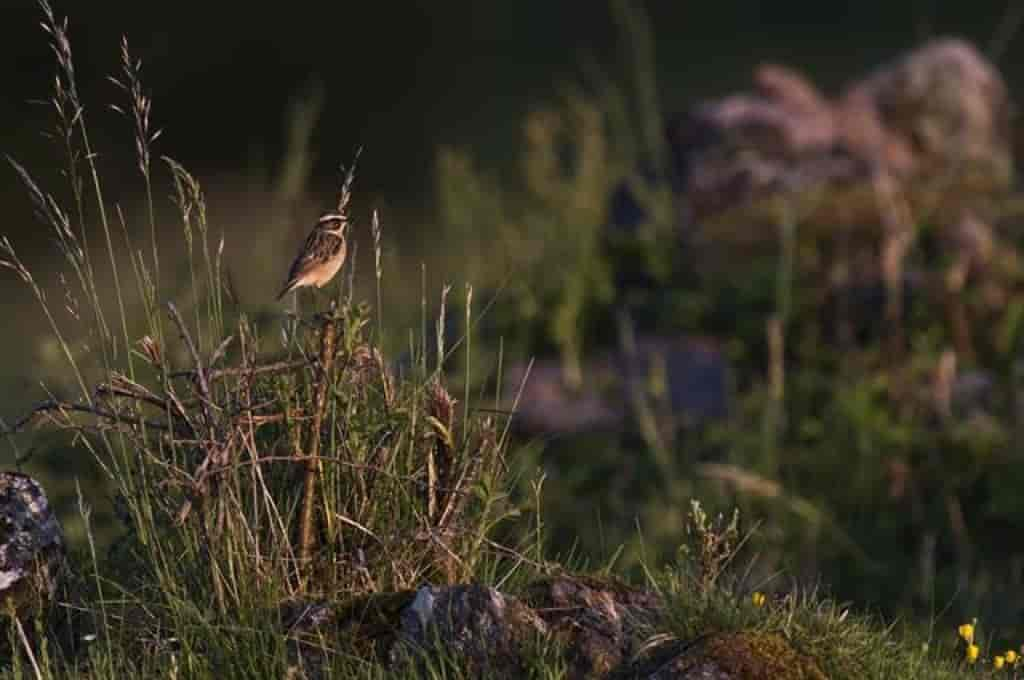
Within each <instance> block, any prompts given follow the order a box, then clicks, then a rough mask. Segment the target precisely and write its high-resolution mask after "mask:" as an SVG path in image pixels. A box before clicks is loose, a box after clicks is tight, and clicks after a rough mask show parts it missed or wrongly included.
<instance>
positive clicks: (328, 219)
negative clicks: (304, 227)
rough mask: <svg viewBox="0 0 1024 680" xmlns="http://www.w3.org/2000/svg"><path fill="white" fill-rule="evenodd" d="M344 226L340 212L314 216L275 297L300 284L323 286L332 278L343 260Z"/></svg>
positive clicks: (285, 293) (343, 219)
mask: <svg viewBox="0 0 1024 680" xmlns="http://www.w3.org/2000/svg"><path fill="white" fill-rule="evenodd" d="M347 228H348V218H347V217H346V216H345V215H343V214H341V213H326V214H324V215H322V216H321V217H320V219H319V220H317V223H316V226H315V227H313V231H312V232H311V233H310V235H309V236H308V237H306V242H305V244H303V246H302V250H301V251H299V255H298V257H296V258H295V261H294V262H292V267H291V269H289V270H288V279H287V280H286V282H285V284H284V288H282V289H281V292H280V293H279V294H278V296H277V299H278V300H280V299H281V298H283V297H284V296H285V295H287V294H288V293H290V292H291V291H293V290H295V289H296V288H302V287H303V286H316V287H317V288H323V287H324V286H326V285H327V284H328V283H329V282H330V281H331V279H333V278H334V275H335V274H337V273H338V270H339V269H341V266H342V265H343V264H345V255H346V251H347V247H346V243H345V231H346V229H347Z"/></svg>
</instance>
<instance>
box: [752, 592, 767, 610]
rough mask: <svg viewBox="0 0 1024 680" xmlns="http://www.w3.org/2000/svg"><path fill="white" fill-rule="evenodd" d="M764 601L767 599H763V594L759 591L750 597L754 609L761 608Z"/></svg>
mask: <svg viewBox="0 0 1024 680" xmlns="http://www.w3.org/2000/svg"><path fill="white" fill-rule="evenodd" d="M766 599H767V598H765V596H764V593H762V592H761V591H760V590H758V591H755V592H754V594H753V595H751V596H750V601H751V602H753V603H754V606H755V607H763V606H764V603H765V601H766Z"/></svg>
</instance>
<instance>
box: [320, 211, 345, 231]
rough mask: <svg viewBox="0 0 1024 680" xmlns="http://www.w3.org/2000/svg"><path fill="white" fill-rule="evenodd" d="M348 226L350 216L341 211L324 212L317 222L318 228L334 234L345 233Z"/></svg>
mask: <svg viewBox="0 0 1024 680" xmlns="http://www.w3.org/2000/svg"><path fill="white" fill-rule="evenodd" d="M346 227H348V217H347V216H346V215H343V214H341V213H324V214H323V215H321V216H320V219H319V220H317V222H316V228H317V229H321V230H323V231H327V232H330V233H332V234H339V235H341V234H344V233H345V229H346Z"/></svg>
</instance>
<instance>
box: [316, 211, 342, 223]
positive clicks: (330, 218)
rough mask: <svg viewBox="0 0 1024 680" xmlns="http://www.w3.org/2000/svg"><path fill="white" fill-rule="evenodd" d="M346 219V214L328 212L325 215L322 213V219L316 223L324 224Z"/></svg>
mask: <svg viewBox="0 0 1024 680" xmlns="http://www.w3.org/2000/svg"><path fill="white" fill-rule="evenodd" d="M344 221H345V216H344V215H341V214H339V213H327V214H325V215H322V216H321V217H320V219H319V220H317V221H316V223H317V224H323V223H324V222H344Z"/></svg>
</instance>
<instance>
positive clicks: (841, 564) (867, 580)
mask: <svg viewBox="0 0 1024 680" xmlns="http://www.w3.org/2000/svg"><path fill="white" fill-rule="evenodd" d="M626 16H627V15H625V14H624V15H620V19H623V25H624V27H625V30H626V31H627V35H632V36H635V35H637V34H638V32H639V33H643V32H644V27H643V25H642V18H640V19H637V18H636V17H630V18H628V20H627V19H626V18H624V17H626ZM630 22H633V23H630ZM636 22H640V23H639V24H637V23H636ZM624 42H626V44H630V45H639V46H640V47H639V48H638V50H637V52H638V54H639V55H640V56H639V57H636V55H634V57H636V58H635V59H634V61H633V62H632V64H631V66H632V70H631V71H629V73H628V76H627V77H625V78H624V79H623V82H626V83H628V87H622V88H619V87H615V86H613V85H611V84H610V79H603V78H591V80H590V81H588V82H587V83H586V84H585V85H581V86H579V87H567V88H565V91H566V92H567V93H568V94H566V95H565V96H564V97H563V98H562V99H561V100H559V101H558V102H556V103H555V104H554V105H552V106H551V107H548V108H542V109H538V110H536V111H534V112H533V113H531V114H530V115H529V116H528V117H527V118H526V120H525V121H524V123H523V152H522V157H521V158H520V159H519V165H518V168H517V170H516V171H515V172H513V173H512V176H513V177H514V179H512V180H506V181H501V180H499V179H498V177H499V173H500V172H501V171H506V172H507V171H508V168H480V167H478V166H477V164H476V163H475V162H474V159H473V157H472V155H471V154H470V153H468V152H465V151H460V150H450V149H448V150H444V151H442V153H441V155H440V158H439V164H438V177H439V180H438V184H439V190H440V196H441V221H442V222H443V224H444V226H445V232H444V234H445V236H444V238H445V239H446V240H447V241H448V242H450V243H458V244H462V247H461V250H460V255H461V256H463V257H464V258H465V265H466V267H467V270H468V271H469V272H470V274H469V275H470V276H471V278H472V279H473V280H474V281H475V282H476V283H477V284H478V285H481V286H491V287H493V289H495V290H499V291H500V295H499V303H498V304H496V305H495V306H494V308H493V309H491V310H490V311H489V312H488V318H487V320H486V324H485V326H486V328H485V330H484V332H483V335H484V341H485V342H487V341H490V342H491V343H492V347H491V349H492V354H493V351H495V350H496V348H497V339H498V338H501V341H502V342H503V350H504V355H505V360H506V362H508V361H509V360H510V359H511V358H520V359H523V360H524V361H525V360H527V359H529V358H531V357H539V358H543V357H552V356H554V357H557V358H558V359H559V361H560V362H561V366H562V371H563V376H562V377H563V381H564V383H565V384H566V385H568V386H569V389H570V390H571V389H573V388H574V387H578V386H579V385H580V384H581V383H582V382H583V381H584V379H585V372H586V371H587V370H588V369H587V366H588V359H592V358H594V357H596V356H598V355H599V353H600V352H602V351H606V350H608V349H613V350H614V349H617V348H622V347H624V346H625V345H627V344H628V342H629V338H630V337H631V336H633V335H636V334H639V333H654V334H659V335H668V336H675V335H679V334H685V335H695V336H697V335H699V336H704V337H711V338H713V339H714V341H715V342H716V344H717V346H718V347H719V348H721V350H722V351H723V352H724V354H725V355H726V356H727V357H728V358H729V361H730V366H731V389H732V395H731V397H732V399H731V409H730V413H729V414H728V416H726V417H724V418H720V419H714V420H708V421H704V422H700V423H683V422H673V421H672V417H671V414H668V418H667V419H666V418H664V417H661V416H663V415H664V413H661V412H659V410H658V409H657V408H656V404H655V401H656V399H648V398H647V397H645V396H641V398H638V399H633V400H632V401H631V403H630V404H628V405H627V410H628V411H629V414H630V416H629V419H628V423H627V425H626V426H625V427H623V428H621V429H620V430H616V431H614V432H610V433H609V432H593V433H583V434H573V435H569V434H566V435H564V436H558V437H555V438H547V439H545V438H540V439H538V438H536V437H531V435H530V434H529V433H526V435H525V437H524V438H523V439H522V442H521V444H522V448H521V453H520V455H519V456H518V459H519V462H520V465H521V466H522V470H523V471H524V473H525V474H524V475H523V478H524V479H531V478H532V477H533V474H534V470H535V469H536V468H538V467H539V469H540V470H542V471H543V474H544V475H545V484H544V487H543V488H544V496H543V506H544V508H545V510H546V512H545V522H546V528H547V530H548V538H549V541H550V542H551V544H552V545H553V546H554V547H555V548H556V549H558V550H561V551H563V552H570V551H571V552H575V553H576V554H579V555H582V556H584V557H585V558H587V559H590V560H593V561H597V562H600V561H602V560H613V561H615V562H616V564H617V566H618V567H619V568H622V569H625V570H627V571H628V570H630V569H639V568H640V565H641V563H642V562H643V561H646V560H654V561H658V560H660V559H664V558H667V557H669V556H671V555H672V554H673V552H674V551H675V550H676V547H677V546H678V545H679V544H680V543H681V542H682V538H683V537H682V532H683V527H684V515H685V512H686V510H687V507H688V502H689V499H691V498H694V497H699V498H701V499H702V500H703V501H704V502H705V503H706V504H707V505H708V506H709V507H710V508H713V509H715V510H723V511H725V510H728V509H729V508H732V507H734V506H738V507H740V508H741V509H742V511H743V516H744V517H745V518H747V519H748V520H751V521H753V522H755V523H757V524H759V525H760V530H759V531H758V532H757V534H756V536H755V537H754V538H753V539H752V541H753V543H752V546H751V547H752V549H753V550H755V551H756V552H757V553H758V554H759V559H758V561H757V563H756V565H755V567H754V571H755V573H756V574H757V575H759V577H761V578H765V579H767V578H770V577H771V576H772V575H773V574H775V573H777V572H778V571H779V570H783V569H785V570H786V571H787V572H788V573H790V574H794V575H795V577H796V578H798V579H800V580H804V581H807V582H817V581H819V580H820V581H822V582H824V583H825V584H827V585H828V587H829V588H830V589H831V590H833V591H834V592H835V593H836V594H837V595H838V596H839V597H841V598H851V599H854V600H856V601H859V602H861V603H864V604H865V605H866V606H868V607H869V608H877V609H878V610H880V611H882V612H884V613H886V614H888V615H909V616H910V617H911V618H912V619H915V620H918V621H930V620H932V617H933V616H935V615H937V614H940V613H941V614H943V615H945V616H947V617H949V620H956V619H961V618H964V617H969V616H973V615H977V616H981V617H982V618H983V619H985V620H986V621H988V622H989V624H990V626H992V627H993V629H994V630H995V631H996V634H997V635H1007V636H1010V635H1014V634H1020V633H1021V625H1020V621H1021V618H1020V616H1021V613H1022V611H1024V589H1022V587H1021V586H1022V585H1024V551H1022V549H1021V544H1020V541H1019V540H1017V539H1018V537H1019V527H1021V526H1024V500H1022V499H1024V496H1022V495H1021V493H1020V489H1021V482H1022V481H1024V471H1022V470H1024V468H1022V463H1024V459H1022V454H1021V451H1020V448H1019V446H1017V441H1018V439H1019V433H1020V428H1021V419H1020V413H1021V411H1020V408H1021V401H1020V400H1021V397H1022V393H1021V391H1020V375H1021V364H1020V362H1019V359H1018V358H1017V357H1018V355H1019V344H1020V342H1019V341H1020V331H1021V303H1020V302H1019V301H1018V299H1017V298H1016V297H1015V296H1016V295H1017V294H1018V293H1019V292H1021V290H1022V287H1021V284H1022V282H1024V271H1022V269H1021V268H1020V266H1019V264H1018V259H1017V248H1018V247H1019V246H1020V245H1021V243H1022V241H1021V238H1020V237H1021V230H1020V225H1019V224H1014V223H1010V224H1000V225H998V229H997V239H998V241H997V246H996V249H997V250H998V251H999V252H1000V255H999V257H998V258H997V262H996V263H995V264H994V265H993V266H992V267H991V269H990V270H988V271H986V272H984V273H983V275H981V276H977V277H971V278H970V279H969V280H968V281H967V283H966V285H965V287H964V288H963V290H962V291H960V292H958V293H956V295H955V296H954V298H955V299H951V296H949V295H946V294H943V292H942V291H943V287H942V286H941V285H939V286H934V285H931V283H927V284H925V285H917V286H916V287H915V288H914V289H913V290H912V292H911V294H910V295H909V296H908V305H907V307H906V309H905V314H904V316H905V318H904V326H903V328H902V329H901V335H902V338H903V346H904V347H905V352H904V354H903V355H902V356H898V355H894V353H893V352H892V347H893V333H894V331H893V329H891V328H887V327H886V326H885V324H883V323H882V322H881V321H880V319H881V317H882V313H881V302H880V301H879V300H877V299H873V298H870V296H868V297H865V298H864V299H860V298H857V294H858V292H863V291H857V290H854V289H852V288H851V289H841V290H839V292H838V294H837V293H836V290H835V288H834V287H833V286H831V284H830V280H829V271H828V267H827V264H826V262H827V260H828V258H829V256H830V255H831V254H832V253H834V252H835V251H836V248H837V243H839V242H840V240H841V239H844V238H846V235H844V234H841V233H839V232H838V231H837V230H831V231H830V230H829V229H815V230H809V229H808V230H805V229H802V225H801V224H799V223H798V222H786V221H785V220H783V221H782V222H780V224H779V225H778V226H779V228H778V230H777V231H778V236H777V237H775V236H769V237H767V238H763V239H761V240H760V241H759V242H757V243H756V244H754V245H753V246H751V245H749V244H748V245H743V246H740V245H736V244H735V243H733V242H731V241H729V240H726V239H721V240H715V239H710V240H707V239H705V240H704V241H703V242H702V243H699V244H698V243H696V242H695V241H694V240H693V239H690V238H689V237H688V234H690V233H692V230H694V229H699V225H685V226H683V225H681V224H680V222H681V220H680V219H679V218H678V216H679V215H681V214H683V212H684V209H685V206H682V205H679V204H678V201H677V200H676V199H675V198H674V197H673V195H672V192H671V182H672V176H671V171H670V169H669V168H667V167H666V166H665V164H664V163H662V162H660V161H659V158H663V157H664V150H663V149H659V144H661V143H662V142H661V141H660V136H658V135H652V134H650V133H649V131H650V130H658V131H660V130H662V129H664V128H663V123H662V121H661V120H660V118H658V114H657V111H656V101H655V99H654V98H651V97H648V98H646V99H645V97H644V93H645V92H656V89H657V88H656V87H655V85H654V84H653V82H652V79H653V75H652V74H653V68H652V66H651V63H650V62H649V60H648V61H645V60H644V55H645V54H647V47H646V44H645V43H644V42H643V41H639V42H637V41H632V42H631V41H624ZM648 57H649V55H648ZM627 102H628V103H629V105H627ZM638 102H639V103H638ZM651 102H654V104H653V105H650V106H646V107H645V106H644V104H645V103H647V104H650V103H651ZM622 187H628V188H629V189H630V191H631V193H632V195H633V196H634V197H635V198H636V199H637V201H638V202H639V204H640V206H642V208H643V210H642V212H643V213H644V215H645V218H644V219H643V220H642V221H641V222H640V223H639V224H637V225H636V226H635V227H633V228H632V229H624V228H618V227H616V226H614V225H612V221H613V220H612V216H611V214H610V206H611V205H612V197H613V196H614V194H615V192H616V191H618V190H620V189H621V188H622ZM916 229H917V234H916V244H915V247H914V249H913V250H912V252H911V254H910V256H909V258H908V267H911V268H912V269H913V270H914V271H915V272H917V273H920V274H922V275H923V277H924V280H925V281H926V282H934V281H939V282H941V281H943V280H944V279H943V277H944V276H945V275H946V273H947V271H948V268H949V266H950V258H951V255H954V254H955V253H950V252H948V251H944V250H943V249H942V247H941V246H940V244H938V242H937V237H936V235H935V230H934V229H933V227H932V225H930V224H928V223H926V222H922V223H920V224H918V225H917V226H916ZM866 233H869V232H866ZM868 239H869V240H870V236H869V237H868ZM869 248H870V246H869ZM937 291H938V292H937ZM951 309H952V310H954V311H957V312H958V313H959V312H962V314H963V318H966V319H967V320H968V324H969V335H970V338H971V341H972V343H973V352H972V353H970V354H965V353H962V352H961V353H960V355H959V356H956V357H955V360H954V362H953V368H952V372H951V373H948V372H945V373H944V371H946V370H947V369H948V366H947V363H948V362H949V360H950V352H951V350H952V348H953V347H955V346H956V345H957V341H958V339H957V337H956V335H955V333H954V328H953V327H952V324H951V322H950V313H951ZM772 324H777V325H778V326H777V327H779V328H781V331H780V332H781V337H782V338H783V343H782V344H783V346H784V354H783V355H782V356H781V357H778V356H775V357H773V355H772V350H771V348H770V344H771V343H770V340H769V335H770V333H771V330H770V329H771V327H772ZM773 362H776V363H777V364H778V366H777V367H778V368H780V369H781V372H780V373H779V374H778V375H779V376H780V379H779V382H778V384H775V383H773V380H775V378H773V373H772V372H773V368H774V367H773ZM478 373H479V372H478ZM944 380H945V381H946V382H945V383H943V381H944ZM972 385H973V386H974V387H972ZM650 387H651V389H649V390H648V392H649V393H651V394H656V393H657V391H658V389H657V385H652V386H650ZM943 394H945V395H946V396H945V397H944V396H943ZM950 395H951V396H950ZM950 399H952V402H953V404H952V405H951V406H950V405H949V404H948V403H946V402H948V401H949V400H950ZM944 404H945V405H944ZM775 585H776V586H778V587H780V588H785V587H786V584H783V583H776V584H775Z"/></svg>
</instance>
